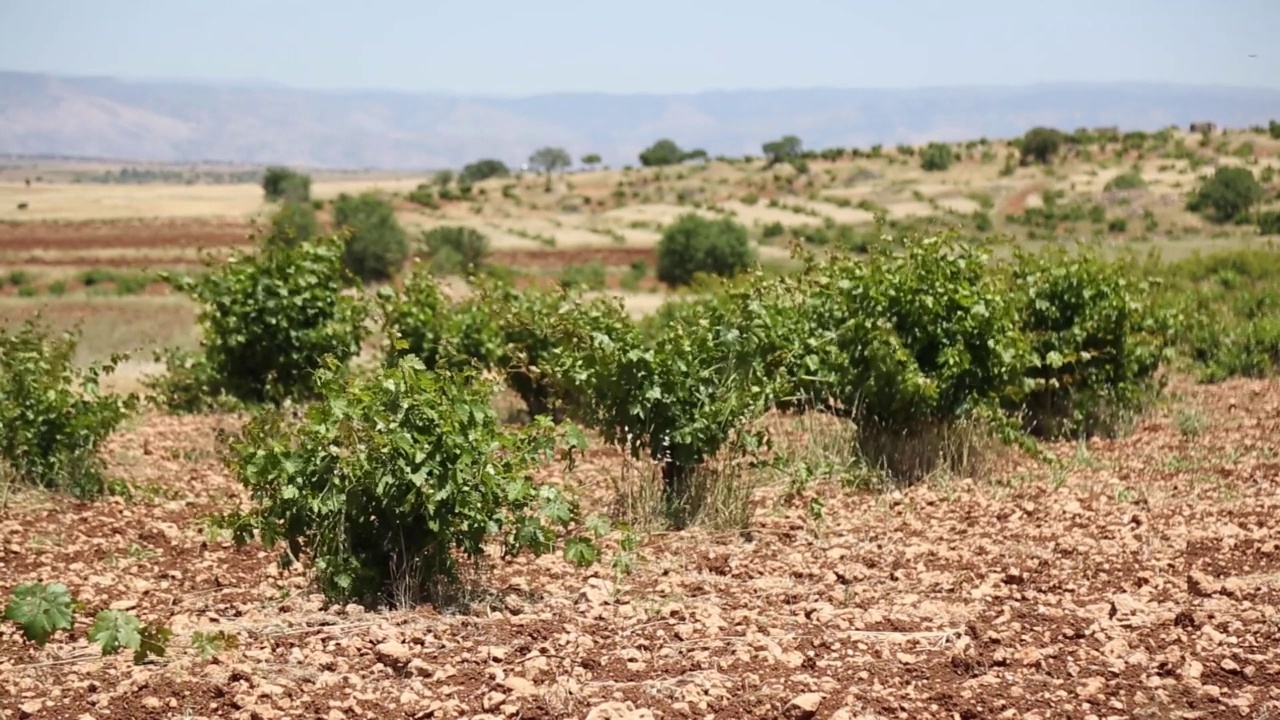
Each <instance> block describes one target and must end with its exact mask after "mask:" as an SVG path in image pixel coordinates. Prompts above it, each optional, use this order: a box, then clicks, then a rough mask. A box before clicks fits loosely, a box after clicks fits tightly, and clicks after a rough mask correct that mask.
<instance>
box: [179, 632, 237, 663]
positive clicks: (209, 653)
mask: <svg viewBox="0 0 1280 720" xmlns="http://www.w3.org/2000/svg"><path fill="white" fill-rule="evenodd" d="M239 646H240V639H239V638H238V637H237V636H236V635H235V634H234V633H229V632H227V631H226V630H217V631H214V632H200V631H196V632H194V633H191V647H193V648H195V649H196V651H197V652H199V653H200V657H202V658H204V659H206V660H207V659H209V658H211V657H213V656H214V655H215V654H217V653H220V652H223V651H225V650H234V649H235V648H237V647H239Z"/></svg>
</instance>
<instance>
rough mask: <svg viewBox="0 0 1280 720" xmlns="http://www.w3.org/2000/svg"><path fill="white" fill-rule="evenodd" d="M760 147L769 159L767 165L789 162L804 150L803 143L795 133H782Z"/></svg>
mask: <svg viewBox="0 0 1280 720" xmlns="http://www.w3.org/2000/svg"><path fill="white" fill-rule="evenodd" d="M761 148H762V149H763V150H764V156H765V157H766V158H768V160H769V162H768V164H767V166H768V167H772V166H774V165H777V164H778V163H783V162H791V161H792V160H793V159H794V158H798V157H799V156H800V154H801V153H802V152H804V144H803V143H802V142H801V141H800V138H798V137H796V136H795V135H784V136H782V138H780V139H778V140H774V141H772V142H767V143H765V144H764V145H763V146H761Z"/></svg>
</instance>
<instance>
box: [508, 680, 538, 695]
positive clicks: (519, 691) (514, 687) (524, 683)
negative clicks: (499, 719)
mask: <svg viewBox="0 0 1280 720" xmlns="http://www.w3.org/2000/svg"><path fill="white" fill-rule="evenodd" d="M502 684H503V686H504V687H506V688H507V689H508V690H510V691H511V692H513V693H515V694H516V695H537V694H538V686H537V685H534V684H533V683H532V682H531V681H529V680H526V679H524V678H522V677H520V676H519V675H512V676H511V677H509V678H507V679H506V680H503V681H502Z"/></svg>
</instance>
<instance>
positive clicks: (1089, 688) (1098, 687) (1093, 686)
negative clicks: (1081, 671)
mask: <svg viewBox="0 0 1280 720" xmlns="http://www.w3.org/2000/svg"><path fill="white" fill-rule="evenodd" d="M1106 685H1107V682H1106V681H1105V680H1103V679H1102V678H1100V677H1091V678H1088V679H1087V680H1085V681H1084V682H1083V683H1081V684H1080V687H1078V688H1076V694H1077V695H1079V696H1080V697H1082V698H1088V697H1093V696H1094V695H1097V694H1098V693H1100V692H1102V690H1103V688H1105V687H1106Z"/></svg>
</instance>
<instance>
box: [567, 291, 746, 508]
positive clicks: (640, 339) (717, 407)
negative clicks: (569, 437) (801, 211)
mask: <svg viewBox="0 0 1280 720" xmlns="http://www.w3.org/2000/svg"><path fill="white" fill-rule="evenodd" d="M680 304H681V305H685V303H680ZM687 305H688V306H689V307H691V308H694V309H693V310H692V311H690V312H682V313H677V314H675V315H674V317H673V318H672V319H671V320H670V321H669V322H667V323H665V324H664V325H663V326H662V328H661V330H660V331H659V332H657V337H656V338H655V340H654V341H653V342H652V343H649V342H647V341H646V339H645V337H644V334H643V333H642V332H641V330H640V328H638V327H637V326H636V325H635V324H633V323H631V322H629V321H627V320H626V318H625V315H624V314H623V313H622V311H621V307H619V306H617V305H616V304H615V309H614V310H613V311H612V312H604V311H601V312H599V313H598V314H596V315H595V316H594V321H593V322H591V323H585V322H579V323H573V324H570V325H568V328H567V332H568V333H569V335H568V337H567V338H566V341H565V342H562V343H560V344H558V346H557V349H556V351H555V354H554V355H553V357H552V359H551V364H552V365H553V366H554V367H555V368H556V369H557V370H556V372H557V374H558V375H559V377H560V378H561V381H562V382H563V383H564V384H565V387H566V388H567V390H568V392H570V393H572V395H573V396H574V397H578V398H582V402H581V403H579V404H577V405H576V406H575V407H574V408H573V413H574V417H575V418H577V419H579V420H581V421H582V422H584V423H585V424H587V425H589V426H591V427H593V428H595V429H596V430H598V431H599V432H600V433H601V435H603V436H604V438H605V440H606V441H607V442H609V443H612V444H614V445H617V446H619V447H621V448H624V449H625V450H626V451H628V452H629V453H630V454H631V455H632V456H633V457H636V458H639V457H641V456H642V455H645V454H647V455H648V456H649V457H650V458H652V459H654V460H656V461H659V462H660V463H661V467H662V479H663V492H662V496H663V504H664V508H665V511H666V514H667V517H668V520H670V521H671V522H672V524H673V525H675V526H676V527H683V526H685V525H686V524H688V522H689V521H690V520H691V519H692V518H693V517H694V516H696V515H697V514H698V511H699V503H698V498H697V492H696V488H695V487H694V485H693V481H694V477H695V474H696V472H697V470H698V469H699V467H700V466H702V464H703V463H704V462H705V461H706V460H708V459H710V458H711V457H713V456H714V455H715V454H716V453H717V452H719V451H720V450H721V449H722V448H724V447H725V446H726V445H728V444H730V443H732V442H734V441H735V439H741V438H742V436H743V434H744V432H745V430H746V426H747V423H748V422H749V421H750V420H752V419H754V418H755V417H758V416H759V415H760V414H761V413H762V412H763V411H764V409H765V407H766V405H767V402H768V398H769V392H768V390H767V386H768V382H769V381H768V379H767V378H763V377H761V376H760V374H759V373H758V372H755V371H753V370H752V369H753V368H758V367H760V366H759V364H758V363H756V361H755V357H756V355H755V353H754V352H753V350H752V349H751V347H749V346H748V344H747V343H745V342H744V338H743V337H742V336H741V334H740V333H739V332H737V331H736V330H735V329H734V328H733V327H730V326H728V325H725V324H722V323H718V322H715V321H714V320H713V319H711V318H710V317H709V316H708V315H707V314H704V313H701V312H698V311H697V310H698V309H699V308H703V307H705V305H703V304H698V303H697V302H696V301H695V302H688V303H687ZM741 306H742V307H744V308H747V307H750V306H749V305H748V304H746V303H743V304H742V305H741ZM737 358H749V361H748V362H747V363H745V364H744V365H745V366H742V365H739V364H738V363H737V362H736V359H737Z"/></svg>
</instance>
